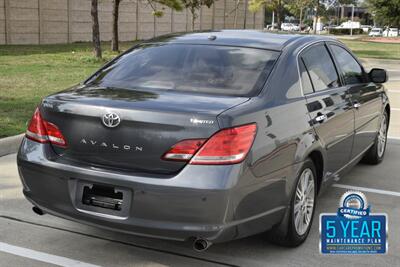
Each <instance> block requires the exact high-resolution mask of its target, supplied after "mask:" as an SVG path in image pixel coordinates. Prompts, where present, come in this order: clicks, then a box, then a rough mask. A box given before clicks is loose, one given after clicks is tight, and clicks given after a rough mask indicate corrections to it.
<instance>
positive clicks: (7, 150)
mask: <svg viewBox="0 0 400 267" xmlns="http://www.w3.org/2000/svg"><path fill="white" fill-rule="evenodd" d="M24 136H25V134H24V133H23V134H19V135H14V136H10V137H6V138H2V139H0V157H1V156H5V155H8V154H12V153H16V152H17V151H18V148H19V145H20V144H21V142H22V138H23V137H24Z"/></svg>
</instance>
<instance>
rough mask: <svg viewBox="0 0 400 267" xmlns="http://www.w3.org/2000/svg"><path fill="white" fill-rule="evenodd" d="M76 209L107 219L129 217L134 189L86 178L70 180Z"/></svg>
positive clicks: (70, 188) (70, 190)
mask: <svg viewBox="0 0 400 267" xmlns="http://www.w3.org/2000/svg"><path fill="white" fill-rule="evenodd" d="M68 184H69V192H70V195H71V200H72V203H73V205H74V207H75V209H76V210H78V211H80V212H82V213H86V214H90V215H93V216H98V217H103V218H106V219H116V220H125V219H127V218H128V217H129V214H130V209H131V204H132V198H133V191H132V190H130V189H128V188H125V187H119V186H116V185H113V184H106V183H97V182H91V181H85V180H78V179H73V178H72V179H70V180H69V181H68Z"/></svg>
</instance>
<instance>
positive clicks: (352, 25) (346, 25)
mask: <svg viewBox="0 0 400 267" xmlns="http://www.w3.org/2000/svg"><path fill="white" fill-rule="evenodd" d="M360 27H361V24H360V22H358V21H350V20H349V21H346V22H343V23H342V24H340V25H339V26H337V27H336V28H338V29H359V28H360Z"/></svg>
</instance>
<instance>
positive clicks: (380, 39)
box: [362, 37, 400, 44]
mask: <svg viewBox="0 0 400 267" xmlns="http://www.w3.org/2000/svg"><path fill="white" fill-rule="evenodd" d="M362 40H363V41H368V42H376V43H388V44H400V38H399V37H371V38H363V39H362Z"/></svg>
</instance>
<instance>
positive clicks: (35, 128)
mask: <svg viewBox="0 0 400 267" xmlns="http://www.w3.org/2000/svg"><path fill="white" fill-rule="evenodd" d="M25 136H26V137H27V138H29V139H31V140H33V141H36V142H39V143H51V144H54V145H57V146H60V147H64V148H66V147H67V142H66V141H65V138H64V136H63V135H62V133H61V131H60V130H59V129H58V127H57V126H56V125H55V124H53V123H51V122H48V121H46V120H44V119H43V118H42V115H41V114H40V111H39V109H38V108H36V110H35V113H34V114H33V116H32V119H31V121H30V123H29V126H28V130H27V131H26V134H25Z"/></svg>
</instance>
